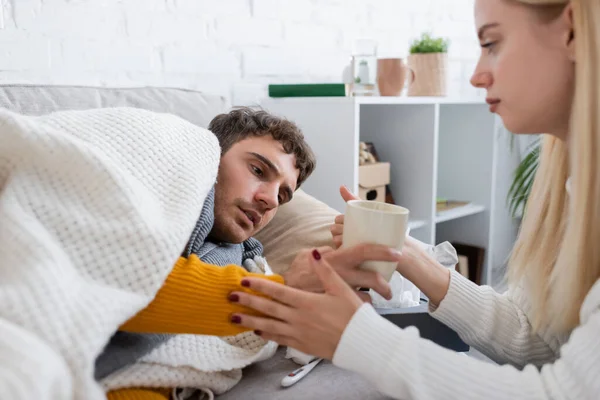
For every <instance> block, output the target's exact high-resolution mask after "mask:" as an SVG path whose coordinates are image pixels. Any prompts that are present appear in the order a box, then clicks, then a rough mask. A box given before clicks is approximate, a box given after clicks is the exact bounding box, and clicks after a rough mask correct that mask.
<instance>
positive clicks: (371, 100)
mask: <svg viewBox="0 0 600 400" xmlns="http://www.w3.org/2000/svg"><path fill="white" fill-rule="evenodd" d="M289 103H313V104H315V103H317V104H318V103H327V104H332V103H333V104H335V103H337V104H340V103H344V104H382V105H386V104H387V105H393V104H400V105H401V104H480V105H485V104H486V103H485V99H481V98H476V97H475V98H474V97H470V98H464V97H412V96H411V97H409V96H395V97H394V96H357V97H343V96H339V97H269V98H267V99H265V100H264V101H263V104H265V105H271V104H289Z"/></svg>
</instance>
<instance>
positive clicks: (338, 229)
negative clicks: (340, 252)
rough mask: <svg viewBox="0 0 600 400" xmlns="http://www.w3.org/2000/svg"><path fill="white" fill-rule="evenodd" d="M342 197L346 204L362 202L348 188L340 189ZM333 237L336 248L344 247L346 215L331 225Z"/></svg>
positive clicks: (341, 215)
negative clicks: (352, 201)
mask: <svg viewBox="0 0 600 400" xmlns="http://www.w3.org/2000/svg"><path fill="white" fill-rule="evenodd" d="M340 195H342V199H344V201H345V202H348V201H350V200H360V199H359V198H358V197H356V196H355V195H354V194H352V192H351V191H350V190H348V188H347V187H346V186H342V187H340ZM330 230H331V235H332V236H333V244H334V245H335V248H336V249H337V248H339V247H340V246H341V245H342V235H343V233H344V214H340V215H338V216H337V217H335V220H334V224H333V225H331V228H330Z"/></svg>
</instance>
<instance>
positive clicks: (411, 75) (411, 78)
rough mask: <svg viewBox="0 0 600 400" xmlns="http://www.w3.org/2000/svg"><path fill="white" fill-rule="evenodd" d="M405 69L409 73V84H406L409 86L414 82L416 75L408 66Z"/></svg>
mask: <svg viewBox="0 0 600 400" xmlns="http://www.w3.org/2000/svg"><path fill="white" fill-rule="evenodd" d="M406 68H407V69H408V70H409V71H410V82H408V84H409V85H410V84H412V83H414V82H415V78H416V74H415V71H414V70H413V69H412V68H411V67H409V66H408V65H407V66H406Z"/></svg>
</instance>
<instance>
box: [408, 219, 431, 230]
mask: <svg viewBox="0 0 600 400" xmlns="http://www.w3.org/2000/svg"><path fill="white" fill-rule="evenodd" d="M425 225H427V221H421V220H415V221H408V227H409V228H410V230H411V231H412V230H415V229H419V228H422V227H424V226H425Z"/></svg>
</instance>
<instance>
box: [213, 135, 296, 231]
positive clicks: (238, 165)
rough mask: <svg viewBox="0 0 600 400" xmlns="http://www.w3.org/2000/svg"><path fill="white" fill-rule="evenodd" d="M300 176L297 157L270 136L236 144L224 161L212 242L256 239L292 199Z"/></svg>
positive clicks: (223, 157)
mask: <svg viewBox="0 0 600 400" xmlns="http://www.w3.org/2000/svg"><path fill="white" fill-rule="evenodd" d="M299 173H300V171H299V170H298V169H297V168H296V157H295V156H294V155H293V154H286V153H285V151H284V150H283V146H282V145H281V143H279V142H278V141H276V140H274V139H273V138H272V137H271V136H270V135H266V136H256V137H250V138H247V139H244V140H241V141H239V142H237V143H235V144H234V145H233V146H231V148H230V149H229V150H228V151H227V152H226V153H225V154H224V155H223V156H222V157H221V164H220V166H219V174H218V176H217V183H216V185H215V224H214V226H213V229H212V231H211V234H210V237H211V239H212V240H215V241H221V242H226V243H241V242H243V241H244V240H247V239H248V238H250V237H252V236H253V235H255V234H256V233H257V232H258V231H260V230H261V229H262V228H263V227H264V226H265V225H267V224H268V223H269V222H270V221H271V219H273V217H274V216H275V212H276V211H277V208H278V207H279V206H280V205H281V204H284V203H287V202H288V201H290V200H291V199H292V196H293V194H294V191H295V190H296V182H297V180H298V175H299Z"/></svg>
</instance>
